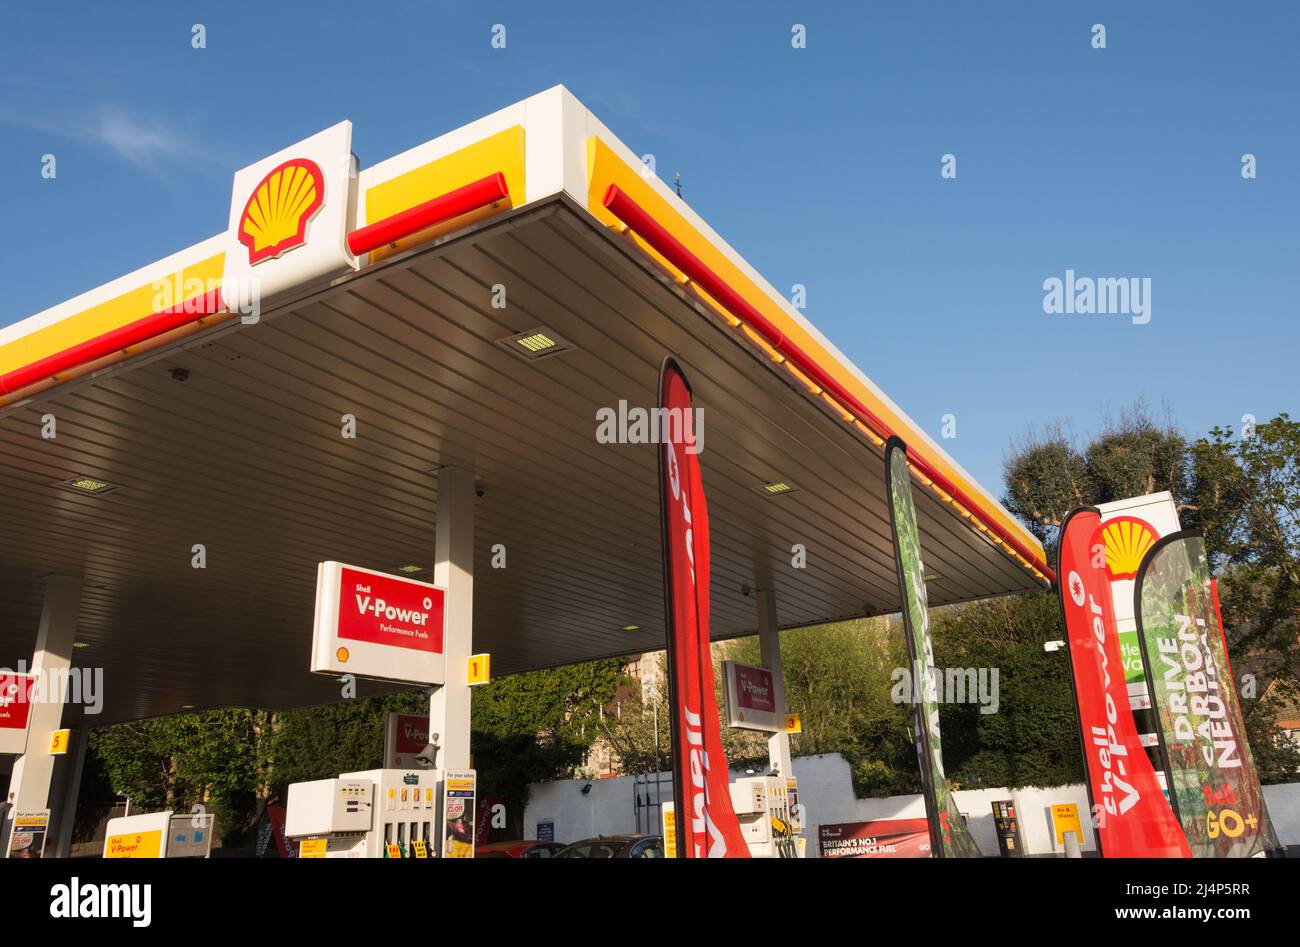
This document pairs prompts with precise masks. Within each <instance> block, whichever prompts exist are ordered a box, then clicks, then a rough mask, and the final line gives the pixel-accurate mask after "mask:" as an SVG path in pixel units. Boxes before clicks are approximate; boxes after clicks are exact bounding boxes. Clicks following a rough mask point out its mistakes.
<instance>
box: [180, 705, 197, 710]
mask: <svg viewBox="0 0 1300 947" xmlns="http://www.w3.org/2000/svg"><path fill="white" fill-rule="evenodd" d="M193 709H194V705H193V704H181V710H193Z"/></svg>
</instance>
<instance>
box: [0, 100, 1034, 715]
mask: <svg viewBox="0 0 1300 947" xmlns="http://www.w3.org/2000/svg"><path fill="white" fill-rule="evenodd" d="M344 124H346V123H344ZM339 127H340V126H336V129H338V128H339ZM331 131H334V130H331ZM350 133H351V129H350V126H348V127H347V128H346V140H347V144H348V147H349V148H350ZM323 134H324V133H323ZM312 141H314V140H313V139H309V140H308V142H309V143H310V142H312ZM300 144H307V143H300ZM295 147H296V146H295ZM288 151H289V152H292V151H293V149H289V150H288ZM304 153H305V152H304ZM292 160H297V159H292ZM318 163H319V164H320V165H321V166H322V167H324V168H325V169H326V171H327V172H331V171H333V170H334V169H333V168H331V166H330V165H329V164H326V163H325V162H324V161H320V162H318ZM339 163H340V164H342V162H339ZM289 164H292V161H291V162H289ZM310 165H311V162H306V164H304V165H302V166H303V167H308V166H310ZM284 166H285V165H281V167H284ZM318 170H319V169H318ZM337 177H338V178H340V179H343V180H344V181H345V182H346V183H345V184H343V185H338V186H340V187H344V188H346V189H347V190H346V200H343V201H339V200H337V199H335V206H333V207H332V206H331V204H330V196H329V195H330V194H331V192H330V191H329V189H328V188H327V187H326V186H325V184H326V183H328V185H329V187H330V188H332V187H335V186H336V185H335V184H334V183H333V178H328V179H318V180H317V182H316V183H317V184H318V185H319V186H320V189H321V191H322V192H323V194H324V197H325V200H324V205H325V206H324V210H322V211H321V212H320V213H319V214H318V215H317V216H312V214H314V213H316V212H314V211H313V212H311V213H308V214H306V215H304V216H303V219H302V222H301V226H300V227H299V231H300V232H299V233H298V234H297V237H298V239H299V240H300V241H302V242H303V244H305V245H303V246H302V249H305V250H307V251H308V252H309V253H310V252H313V251H312V247H311V246H310V245H311V244H313V243H317V242H321V243H323V244H324V245H325V248H326V251H328V252H329V253H334V254H335V256H336V257H338V258H339V259H341V260H343V264H342V265H339V266H335V267H334V268H333V269H329V268H328V267H327V268H325V269H321V270H317V271H313V272H310V273H306V274H305V275H304V274H303V273H300V272H297V271H295V272H294V273H291V274H289V275H288V276H281V275H276V276H272V275H270V274H272V273H277V274H278V273H280V271H276V270H273V269H272V268H273V267H281V268H282V269H283V268H285V267H288V266H289V264H291V263H292V264H295V265H297V262H296V261H297V260H300V259H302V258H306V257H307V256H308V255H309V253H303V254H301V256H296V254H297V253H298V251H297V250H296V249H295V248H294V246H293V245H290V246H289V249H288V250H287V251H282V253H281V254H280V255H271V256H270V257H269V258H268V259H266V260H265V262H263V261H260V260H259V261H256V262H255V263H254V264H252V265H251V270H252V272H253V273H254V274H255V275H258V276H261V275H262V274H263V272H265V273H266V274H267V275H266V277H265V279H266V280H267V282H266V283H265V284H264V291H263V295H262V299H261V308H260V313H258V314H257V317H256V318H253V317H252V316H250V315H248V314H247V310H240V307H239V306H237V305H235V304H234V298H235V296H236V295H237V293H236V290H235V289H234V281H235V279H236V277H235V276H233V275H232V273H233V272H235V271H234V270H233V269H232V261H233V260H234V259H235V258H236V256H239V257H240V258H241V263H242V258H243V257H245V256H248V257H251V256H253V255H254V251H253V247H252V244H251V243H249V242H248V241H247V240H246V239H245V240H241V239H240V238H241V235H242V234H243V230H242V229H241V227H240V223H241V221H242V220H244V219H246V216H245V217H241V208H242V212H243V214H245V215H246V214H247V213H248V210H249V208H250V207H252V206H253V201H254V198H250V192H249V189H248V188H247V187H243V185H242V184H241V181H240V178H239V177H238V176H237V177H236V190H235V195H234V199H233V204H234V205H235V206H234V208H233V211H232V215H231V217H232V223H231V227H230V229H229V230H228V231H226V232H223V233H221V234H219V235H218V236H216V237H214V238H212V239H211V240H208V241H205V242H203V243H201V244H199V245H197V246H195V247H191V248H189V249H187V250H184V251H181V252H180V253H178V254H176V255H174V256H172V257H169V258H168V259H166V260H162V261H159V262H158V263H156V264H153V265H150V266H147V267H144V268H142V269H140V270H138V271H136V272H134V273H132V274H130V275H128V276H126V277H123V278H122V279H120V280H117V281H114V282H113V283H110V284H108V285H106V286H104V287H100V288H99V289H96V290H93V291H91V292H89V293H86V294H84V295H82V296H79V297H77V298H75V299H73V300H70V301H69V302H67V303H65V304H62V305H60V306H57V307H55V308H54V309H52V310H49V311H47V312H45V313H41V314H39V315H36V316H33V317H31V318H30V319H27V320H24V321H22V322H19V323H17V324H15V325H13V326H10V327H8V328H5V329H0V522H3V524H4V526H3V530H0V663H7V664H8V665H9V666H13V662H15V661H17V660H19V659H21V658H23V657H24V656H26V655H30V654H31V643H32V641H33V639H34V637H35V634H36V628H37V625H38V622H39V620H40V614H41V607H42V582H41V578H42V577H43V576H45V575H48V574H51V573H58V574H65V575H73V576H82V577H83V578H84V591H83V594H82V599H81V614H80V620H79V623H78V632H77V640H78V645H79V646H81V647H79V650H77V651H76V652H75V655H74V660H75V661H76V662H77V663H78V664H84V665H90V666H95V667H103V668H104V676H105V680H106V682H107V687H106V692H105V698H106V702H105V707H104V713H103V714H102V715H101V716H100V717H99V718H98V722H99V723H109V722H113V721H118V720H126V719H134V718H140V717H147V716H155V715H160V714H166V713H172V712H175V711H178V710H180V709H182V708H183V707H190V706H192V707H197V708H204V707H214V706H226V705H236V706H257V707H287V706H295V705H303V704H310V703H319V702H325V701H331V700H336V699H337V698H338V688H337V685H336V684H335V683H334V682H332V681H329V680H327V679H322V678H319V677H313V676H312V675H311V674H310V673H309V672H308V669H307V660H308V651H309V648H310V641H311V628H312V612H313V597H314V590H315V580H316V564H317V563H318V562H320V561H322V560H340V561H344V562H350V563H355V564H357V565H360V566H364V567H367V568H372V569H377V570H382V571H390V572H399V571H403V570H404V567H405V570H404V571H406V572H407V574H410V575H411V576H412V577H414V578H425V579H428V577H429V574H430V566H431V561H432V557H433V542H434V534H435V519H436V516H435V514H436V510H437V470H438V469H439V468H440V467H443V466H456V467H462V468H466V469H468V470H471V471H472V472H473V474H474V477H475V478H476V480H477V482H478V485H479V494H480V496H479V498H478V500H477V504H476V506H475V510H474V522H475V528H474V543H475V556H474V560H475V561H474V580H475V581H474V603H473V612H474V649H475V650H476V651H485V652H490V653H491V654H492V661H493V668H494V670H495V671H496V672H497V673H509V672H513V671H523V670H528V669H533V668H539V667H546V666H553V665H559V664H566V663H571V662H575V661H580V660H584V659H589V658H594V657H599V656H610V655H623V654H630V653H635V652H639V651H645V650H653V649H657V648H660V647H662V646H663V642H664V625H663V579H662V575H661V553H660V539H659V533H660V526H659V499H658V486H657V480H656V477H657V466H656V464H657V461H656V454H655V448H654V445H653V444H649V443H603V442H602V439H598V437H597V426H598V420H597V419H598V412H600V411H601V410H602V409H612V410H613V411H614V412H619V411H620V403H623V404H624V409H623V410H625V411H628V412H630V411H633V410H634V409H636V408H641V409H649V408H652V407H654V405H655V404H656V383H657V381H658V374H659V366H660V362H661V361H662V359H663V358H664V356H665V355H669V354H671V355H674V356H675V357H676V358H677V359H678V360H679V362H680V363H681V364H682V365H683V367H684V368H685V370H686V372H687V373H688V374H689V376H690V378H691V381H692V383H693V385H694V389H695V404H696V405H697V406H698V407H700V408H702V409H703V420H704V450H703V452H702V454H701V456H700V459H701V462H702V467H703V476H704V483H705V488H706V490H707V495H708V502H709V514H710V523H711V531H712V539H713V583H712V587H713V601H712V612H713V619H712V630H713V634H714V636H715V637H718V638H725V637H733V636H736V635H742V634H748V633H752V632H753V631H754V630H755V627H756V621H757V619H756V611H755V600H754V597H753V596H752V595H751V596H747V595H746V593H745V591H744V590H745V589H746V588H761V589H774V590H775V595H776V601H777V603H778V614H779V623H780V626H781V627H782V628H789V627H796V626H804V625H810V624H816V623H822V622H826V621H831V620H836V619H843V618H852V617H858V616H865V615H877V614H883V613H889V612H895V611H897V610H898V609H899V599H898V581H897V578H896V574H895V564H894V557H893V550H892V545H891V539H890V528H889V513H888V509H887V505H886V500H885V494H884V465H883V460H882V453H881V445H882V444H883V442H884V440H885V439H886V438H888V436H889V435H891V434H897V435H898V436H900V437H901V438H902V439H903V440H904V441H905V442H906V443H907V445H908V449H909V459H910V460H911V463H912V473H913V478H914V482H915V483H916V485H917V490H916V496H917V503H918V513H919V522H920V528H921V534H922V537H923V542H924V545H925V562H926V565H927V568H928V569H929V570H930V572H931V573H932V578H931V579H930V581H929V582H928V588H929V599H930V603H931V604H932V605H942V604H948V603H953V602H961V601H966V600H970V599H977V598H983V597H987V596H993V595H1000V594H1005V593H1011V592H1019V591H1025V590H1029V589H1034V588H1041V587H1043V586H1044V585H1045V584H1046V583H1048V582H1049V581H1050V580H1051V572H1050V570H1049V569H1048V566H1047V564H1046V562H1045V560H1044V556H1043V550H1042V547H1041V546H1040V545H1039V544H1038V543H1037V541H1036V540H1035V539H1034V538H1033V536H1032V535H1030V534H1029V533H1028V532H1027V531H1026V530H1025V529H1024V528H1023V527H1022V526H1020V525H1019V524H1018V523H1016V521H1015V520H1014V519H1013V518H1012V517H1011V516H1010V515H1009V514H1008V513H1007V512H1006V511H1005V510H1004V509H1003V508H1002V507H1001V506H1000V505H999V504H998V503H997V501H996V500H995V499H994V498H993V497H992V496H991V495H990V494H989V493H988V492H987V491H985V490H984V489H983V488H981V487H980V486H979V485H978V484H977V483H975V482H974V481H973V480H972V479H971V478H970V477H969V476H968V475H967V474H965V473H964V472H963V471H962V470H961V469H960V467H958V466H957V465H956V463H955V462H953V461H952V460H951V459H950V458H949V457H947V455H946V454H945V453H944V452H943V451H942V450H941V449H940V448H939V447H938V445H937V444H936V443H935V442H934V441H932V440H931V439H930V438H929V437H928V436H926V435H925V434H924V432H922V431H921V430H920V428H919V427H918V426H917V425H915V424H914V423H913V422H912V421H911V420H909V419H908V418H907V417H906V416H905V415H904V414H903V413H902V412H901V411H900V410H899V409H898V408H897V407H896V406H895V405H894V404H893V403H892V402H891V401H889V399H888V398H886V397H885V396H884V394H883V393H881V392H880V391H879V390H878V389H877V388H876V387H875V386H874V385H872V383H871V382H870V381H869V380H868V379H867V378H866V377H865V376H864V375H862V373H861V372H859V371H858V370H857V369H856V368H855V367H854V366H852V365H851V364H850V363H849V362H848V361H847V360H846V359H845V358H844V357H843V356H842V355H841V354H840V353H839V352H838V351H837V350H836V349H835V348H834V347H833V346H832V345H831V344H830V343H829V342H828V341H826V340H825V339H824V338H823V337H822V336H821V335H820V334H819V333H818V332H817V331H816V329H814V328H813V327H812V326H811V325H810V324H809V323H808V322H807V321H806V320H805V319H804V318H803V316H802V315H801V314H800V313H799V312H798V311H796V310H795V309H794V308H793V307H791V306H790V304H789V303H788V302H787V301H786V300H784V299H783V298H782V297H781V296H780V294H778V293H777V292H776V291H775V290H774V289H773V288H772V287H771V286H769V285H768V284H767V283H766V282H765V281H764V280H763V279H762V278H761V277H760V276H759V275H758V274H757V273H755V272H754V271H753V270H752V269H751V268H750V267H749V266H748V265H747V264H746V263H745V262H744V261H743V260H742V259H741V258H740V256H739V255H738V254H736V253H735V251H733V250H732V249H731V248H730V247H729V246H727V244H726V243H724V242H723V240H722V239H721V238H720V237H719V236H718V235H717V234H716V233H714V232H713V231H712V230H711V229H710V228H709V227H708V225H706V224H705V223H704V222H703V221H702V220H701V219H700V218H699V217H698V216H697V215H696V214H695V213H693V212H692V211H691V210H690V208H689V207H687V205H686V204H685V203H684V202H682V201H681V199H680V198H679V197H678V196H677V195H676V194H674V193H673V192H672V191H671V189H669V188H668V187H666V186H665V185H664V184H663V183H662V182H660V181H659V180H658V179H656V178H654V177H653V176H652V175H648V174H646V173H644V172H643V167H642V164H641V162H640V161H639V159H638V158H637V157H636V156H635V154H634V153H633V152H632V151H630V150H629V149H628V148H626V147H625V146H624V145H623V144H622V143H621V142H619V141H618V139H617V138H615V137H614V136H613V135H612V134H611V133H610V132H609V130H608V129H606V128H605V127H604V125H602V124H601V123H600V122H599V121H598V120H597V119H596V118H595V117H594V116H593V115H591V114H590V113H589V112H588V111H587V110H586V109H585V108H584V107H583V106H582V105H581V104H580V103H579V102H578V101H577V100H576V99H574V98H573V97H572V96H571V95H570V94H569V93H568V92H567V91H566V90H564V89H563V88H558V87H557V88H555V89H551V90H548V91H547V92H544V93H541V94H539V95H537V96H533V97H532V98H529V99H527V100H525V101H523V102H520V103H517V104H515V105H513V106H510V107H509V108H506V109H503V110H502V111H500V112H497V113H495V114H493V115H490V116H488V117H486V118H483V119H481V120H479V121H477V122H474V123H472V124H471V125H468V126H466V127H464V128H461V129H458V130H456V131H454V132H451V133H449V134H447V135H444V136H442V137H440V138H437V139H434V140H433V141H430V142H428V143H426V144H424V145H421V146H418V147H417V148H414V149H412V150H411V151H408V152H405V153H403V154H401V155H398V156H396V157H394V158H391V159H389V160H387V161H384V162H382V163H380V164H378V165H375V166H373V167H370V168H367V169H363V170H361V171H360V172H358V173H347V174H339V175H337ZM339 203H342V204H343V206H342V207H338V206H337V205H338V204H339ZM331 214H336V216H331ZM214 217H215V214H214ZM304 228H305V229H304ZM340 243H342V244H344V245H345V247H346V249H345V250H344V251H342V252H338V251H339V244H340ZM244 269H245V271H247V270H248V269H249V268H248V267H245V268H244ZM241 272H242V271H241ZM285 272H287V270H286V271H285ZM169 286H176V287H181V288H182V291H181V292H179V293H174V294H173V297H172V298H170V299H168V300H167V301H165V302H164V303H163V304H162V305H159V304H158V296H159V293H160V292H164V291H165V290H166V288H167V287H169ZM160 287H161V288H160ZM196 287H197V289H196ZM267 289H269V292H267V291H266V290H267ZM182 303H183V304H182ZM241 312H243V313H244V316H243V317H242V318H241ZM920 344H921V343H920V342H919V341H918V348H919V346H920ZM49 416H52V417H53V419H54V424H55V431H56V434H55V436H53V437H50V436H45V435H47V434H48V433H49V430H48V429H49ZM350 424H351V425H353V426H354V428H355V437H349V436H345V434H346V433H349V432H350V431H349V430H345V429H348V428H349V425H350ZM782 484H783V485H785V487H784V488H783V487H781V486H779V485H782ZM797 544H798V545H802V546H803V548H804V549H805V550H806V560H807V564H806V568H802V569H799V568H793V567H792V565H791V560H792V556H794V555H795V554H796V552H795V550H794V549H793V547H795V546H796V545H797ZM196 546H201V547H202V550H201V554H202V555H203V556H204V557H205V562H204V568H195V567H194V561H195V557H196V555H198V554H199V551H198V550H196V548H195V547H196ZM503 558H504V568H498V567H494V566H497V565H501V564H502V559H503ZM417 568H418V569H422V570H423V571H422V572H418V571H414V570H415V569H417Z"/></svg>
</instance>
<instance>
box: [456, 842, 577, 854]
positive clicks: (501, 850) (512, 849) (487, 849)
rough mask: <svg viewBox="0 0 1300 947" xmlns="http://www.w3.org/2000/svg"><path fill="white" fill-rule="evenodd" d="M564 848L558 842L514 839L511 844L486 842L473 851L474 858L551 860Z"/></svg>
mask: <svg viewBox="0 0 1300 947" xmlns="http://www.w3.org/2000/svg"><path fill="white" fill-rule="evenodd" d="M562 848H564V846H563V845H562V844H561V843H559V842H539V841H538V840H537V839H516V840H515V841H513V842H488V843H487V844H486V845H479V846H478V847H476V848H475V849H474V857H475V858H553V857H555V854H556V853H557V852H559V851H560V850H561V849H562Z"/></svg>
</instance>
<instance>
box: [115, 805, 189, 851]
mask: <svg viewBox="0 0 1300 947" xmlns="http://www.w3.org/2000/svg"><path fill="white" fill-rule="evenodd" d="M171 822H172V813H171V812H170V811H169V812H148V813H145V814H144V815H128V816H119V817H118V818H116V819H109V820H108V827H107V829H106V832H107V834H106V835H105V836H104V857H105V858H166V857H167V835H168V832H169V831H170V829H171Z"/></svg>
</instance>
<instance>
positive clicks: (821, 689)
mask: <svg viewBox="0 0 1300 947" xmlns="http://www.w3.org/2000/svg"><path fill="white" fill-rule="evenodd" d="M728 648H729V650H728V652H727V656H728V657H729V658H732V659H733V660H737V661H742V662H744V663H746V664H758V663H759V644H758V639H757V638H742V639H738V640H737V641H735V642H731V643H730V644H729V646H728ZM781 665H782V668H783V669H784V678H785V702H786V707H787V708H788V709H789V710H790V712H791V713H797V714H799V718H800V721H801V723H802V725H803V732H802V733H800V734H796V735H794V736H793V737H792V738H791V741H790V752H791V753H792V754H793V755H797V756H803V755H811V754H817V753H839V754H841V755H842V756H843V757H844V758H845V759H846V760H847V761H848V763H849V767H850V770H851V772H852V776H853V786H854V790H855V792H857V794H858V795H860V796H884V795H890V794H892V793H907V792H918V791H919V790H920V785H921V784H920V771H919V768H918V766H917V760H916V749H915V743H914V741H913V738H912V719H913V717H912V708H911V705H910V704H896V703H894V701H893V698H892V696H891V690H892V683H893V678H892V676H893V673H894V671H895V669H896V668H905V667H906V666H907V659H906V651H905V645H904V642H903V633H902V630H901V626H900V625H899V624H898V623H897V622H896V621H895V622H891V621H889V620H886V619H883V618H873V619H859V620H857V621H846V622H836V623H834V624H830V625H821V626H819V627H816V628H797V629H793V630H791V631H786V632H783V633H782V635H781ZM762 758H763V759H764V760H765V759H766V752H765V751H764V752H763V754H762Z"/></svg>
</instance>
